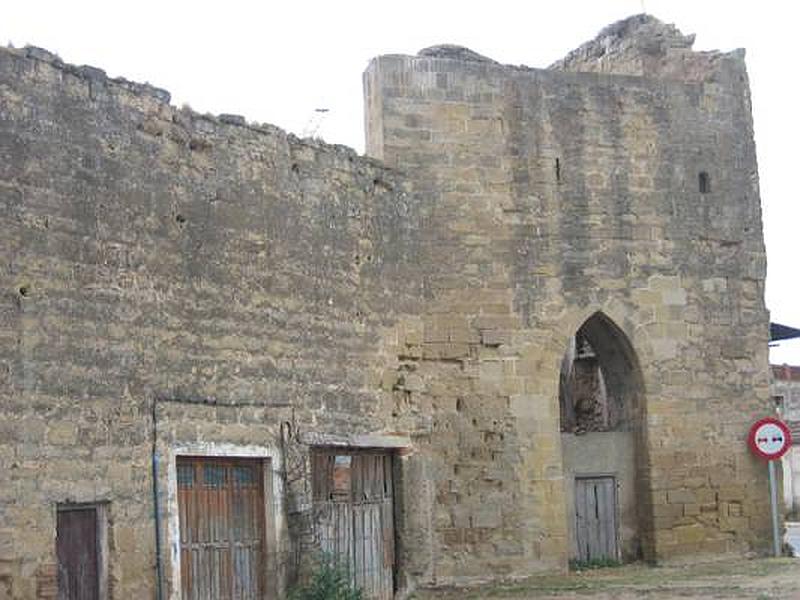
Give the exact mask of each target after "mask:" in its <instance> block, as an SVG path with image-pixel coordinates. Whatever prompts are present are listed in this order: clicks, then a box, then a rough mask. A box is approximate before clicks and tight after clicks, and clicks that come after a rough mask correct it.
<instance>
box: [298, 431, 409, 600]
mask: <svg viewBox="0 0 800 600" xmlns="http://www.w3.org/2000/svg"><path fill="white" fill-rule="evenodd" d="M397 450H398V449H397V448H395V447H389V448H383V447H376V446H345V445H341V444H335V445H328V444H322V445H315V446H311V447H310V448H309V457H310V459H311V471H310V473H311V498H312V504H313V503H314V502H316V501H317V500H316V497H315V496H316V489H314V486H315V479H316V475H315V473H314V463H315V458H314V457H315V456H317V455H320V454H327V455H333V456H359V455H360V456H364V455H381V456H387V457H388V458H389V469H388V474H389V477H391V502H392V593H393V594H394V595H396V594H397V592H398V590H399V588H400V585H399V584H400V578H399V567H400V548H399V535H398V527H399V521H398V518H399V517H398V480H399V478H398V476H397V475H398V469H399V461H398V452H397ZM351 485H352V484H351ZM351 502H352V498H351Z"/></svg>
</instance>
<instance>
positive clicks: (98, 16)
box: [0, 0, 800, 365]
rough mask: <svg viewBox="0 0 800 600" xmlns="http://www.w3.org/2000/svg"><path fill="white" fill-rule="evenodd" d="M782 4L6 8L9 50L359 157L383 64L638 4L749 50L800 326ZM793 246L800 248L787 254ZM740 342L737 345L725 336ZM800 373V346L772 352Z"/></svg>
mask: <svg viewBox="0 0 800 600" xmlns="http://www.w3.org/2000/svg"><path fill="white" fill-rule="evenodd" d="M793 6H794V3H790V2H785V1H783V0H762V1H760V2H744V1H736V0H727V1H724V0H722V1H717V0H555V1H548V2H541V1H539V2H536V1H535V0H527V1H526V2H523V1H517V2H511V1H508V0H494V1H492V2H488V3H487V2H480V3H479V2H471V1H468V0H461V1H458V2H453V1H449V0H448V1H445V0H438V1H437V0H427V1H421V0H394V1H393V2H385V1H383V0H372V1H371V2H366V1H362V0H329V1H327V2H322V1H315V2H311V1H308V0H294V1H292V0H279V1H278V0H273V1H271V2H270V1H264V0H262V1H260V2H257V1H245V0H228V1H227V2H224V3H223V2H213V3H212V2H204V1H202V0H195V1H193V2H187V1H181V0H161V1H159V2H155V1H153V0H136V1H128V2H119V1H118V0H101V1H92V0H16V1H15V0H5V2H3V6H2V13H0V43H5V42H10V43H13V44H14V45H15V46H22V45H25V44H32V45H36V46H41V47H43V48H46V49H48V50H51V51H54V52H56V53H58V54H59V55H60V56H61V57H62V58H63V59H64V60H65V61H67V62H71V63H76V64H89V65H92V66H96V67H100V68H103V69H105V70H106V71H107V72H108V73H109V75H111V76H114V77H116V76H123V77H126V78H128V79H132V80H135V81H149V82H150V83H152V84H153V85H156V86H159V87H163V88H166V89H168V90H169V91H170V92H171V93H172V97H173V103H175V104H178V105H180V104H183V103H188V104H189V105H190V106H192V108H194V109H195V110H199V111H201V112H211V113H215V114H217V113H223V112H224V113H234V114H241V115H244V116H245V117H247V119H248V120H249V121H258V122H268V123H272V124H275V125H278V126H280V127H282V128H284V129H287V130H289V131H293V132H295V133H298V134H301V133H303V132H304V130H307V128H308V126H309V122H310V120H311V118H312V116H313V115H314V109H316V108H327V109H329V112H328V113H327V116H326V117H325V118H324V120H323V121H322V123H321V124H320V125H319V128H318V129H317V131H316V135H317V136H319V137H322V138H324V139H325V140H326V141H328V142H333V143H341V144H346V145H349V146H353V147H355V148H356V149H357V150H358V151H359V152H363V148H364V141H363V136H364V133H363V112H362V110H363V108H362V97H361V73H362V71H363V69H364V68H365V67H366V64H367V61H368V60H369V58H371V57H373V56H376V55H378V54H389V53H403V54H415V53H416V52H417V51H418V50H419V49H420V48H423V47H426V46H431V45H434V44H439V43H456V44H460V45H463V46H467V47H469V48H472V49H473V50H475V51H477V52H480V53H481V54H485V55H487V56H489V57H491V58H493V59H495V60H497V61H500V62H502V63H509V64H526V65H528V66H532V67H545V66H547V65H549V64H550V63H551V62H553V61H554V60H556V59H558V58H561V57H562V56H563V55H565V54H566V53H567V52H568V51H569V50H571V49H573V48H575V47H577V46H578V45H580V44H581V43H583V42H584V41H587V40H589V39H591V38H593V37H594V36H595V35H596V34H597V32H598V31H599V30H600V29H601V28H602V27H604V26H605V25H607V24H609V23H611V22H613V21H616V20H618V19H621V18H624V17H626V16H629V15H631V14H634V13H639V12H642V9H643V8H644V9H645V10H646V12H649V13H651V14H653V15H655V16H656V17H658V18H659V19H661V20H662V21H665V22H668V23H675V24H676V25H677V26H678V28H680V29H681V30H682V31H683V32H684V33H696V34H697V40H696V42H695V49H698V50H708V49H721V50H731V49H733V48H738V47H744V48H746V49H747V66H748V71H749V74H750V84H751V88H752V95H753V112H754V119H755V128H756V143H757V146H758V158H759V172H760V177H761V199H762V206H763V210H764V228H765V236H766V245H767V256H768V277H767V306H768V308H769V309H770V311H771V313H772V319H773V320H774V321H777V322H779V323H784V324H787V325H794V326H797V327H800V294H799V293H798V292H800V283H798V281H799V280H800V278H799V277H798V274H799V270H798V269H797V268H796V266H795V259H796V258H797V257H795V256H794V252H795V251H798V250H799V249H800V246H798V244H797V242H796V239H795V238H796V237H798V236H800V222H799V221H800V208H798V203H797V200H796V198H795V197H794V183H795V182H794V169H795V168H797V166H796V164H795V163H796V159H795V151H794V148H795V146H796V142H797V140H800V125H799V121H798V116H797V112H796V111H797V108H796V98H797V78H796V64H797V60H796V58H795V56H794V54H795V52H794V43H793V40H794V39H795V37H796V20H795V16H796V14H795V13H796V11H795V10H794V9H793ZM793 248H794V250H793ZM731 342H732V343H735V340H731ZM771 360H772V362H778V363H782V362H788V363H791V364H798V365H800V340H795V341H793V342H784V343H782V344H781V345H780V346H779V347H777V348H773V349H772V351H771Z"/></svg>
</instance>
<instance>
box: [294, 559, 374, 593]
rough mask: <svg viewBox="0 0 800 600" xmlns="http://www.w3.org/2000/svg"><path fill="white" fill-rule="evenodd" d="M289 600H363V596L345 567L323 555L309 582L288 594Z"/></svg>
mask: <svg viewBox="0 0 800 600" xmlns="http://www.w3.org/2000/svg"><path fill="white" fill-rule="evenodd" d="M289 600H364V595H363V593H362V592H361V589H359V588H358V587H357V586H356V585H355V584H354V583H353V580H352V578H351V576H350V572H349V569H348V568H347V566H345V565H343V564H342V563H341V562H339V561H337V560H336V558H335V557H333V556H331V555H328V554H323V555H322V556H320V558H319V559H318V561H317V567H316V568H315V570H314V572H313V573H312V575H311V577H310V578H309V580H308V581H307V582H305V583H304V584H302V585H299V586H297V587H295V588H294V589H293V590H292V591H291V592H289Z"/></svg>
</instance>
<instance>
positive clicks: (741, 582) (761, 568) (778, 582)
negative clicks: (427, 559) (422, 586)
mask: <svg viewBox="0 0 800 600" xmlns="http://www.w3.org/2000/svg"><path fill="white" fill-rule="evenodd" d="M798 531H799V532H800V528H798ZM587 597H591V598H597V599H606V600H612V599H613V600H634V599H640V598H647V599H650V600H667V599H673V598H675V599H681V600H686V599H689V598H698V599H699V598H704V599H710V598H715V599H728V598H730V599H733V598H737V599H739V598H748V599H750V600H773V599H778V598H780V599H782V600H800V559H796V558H777V559H775V558H773V559H753V560H730V561H725V562H714V563H703V564H693V565H687V566H680V567H678V566H671V567H648V566H645V565H638V564H636V565H626V566H623V567H616V568H605V569H597V570H592V571H581V572H572V573H570V574H569V575H564V576H542V577H532V578H530V579H527V580H524V581H520V582H515V583H510V584H504V585H494V586H483V587H478V588H470V589H437V590H427V591H422V592H418V593H417V594H415V595H414V598H415V599H416V600H429V599H433V598H437V599H439V598H441V599H442V600H455V599H458V600H477V599H479V598H517V599H522V600H524V599H528V598H538V599H540V600H544V599H552V600H570V599H574V600H577V599H585V598H587Z"/></svg>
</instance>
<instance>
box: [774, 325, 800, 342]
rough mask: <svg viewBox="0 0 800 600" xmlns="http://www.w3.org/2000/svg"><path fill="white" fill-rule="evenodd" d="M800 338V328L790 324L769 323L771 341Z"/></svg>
mask: <svg viewBox="0 0 800 600" xmlns="http://www.w3.org/2000/svg"><path fill="white" fill-rule="evenodd" d="M794 338H800V329H795V328H794V327H789V326H788V325H781V324H780V323H770V324H769V341H770V342H777V341H778V340H791V339H794Z"/></svg>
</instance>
